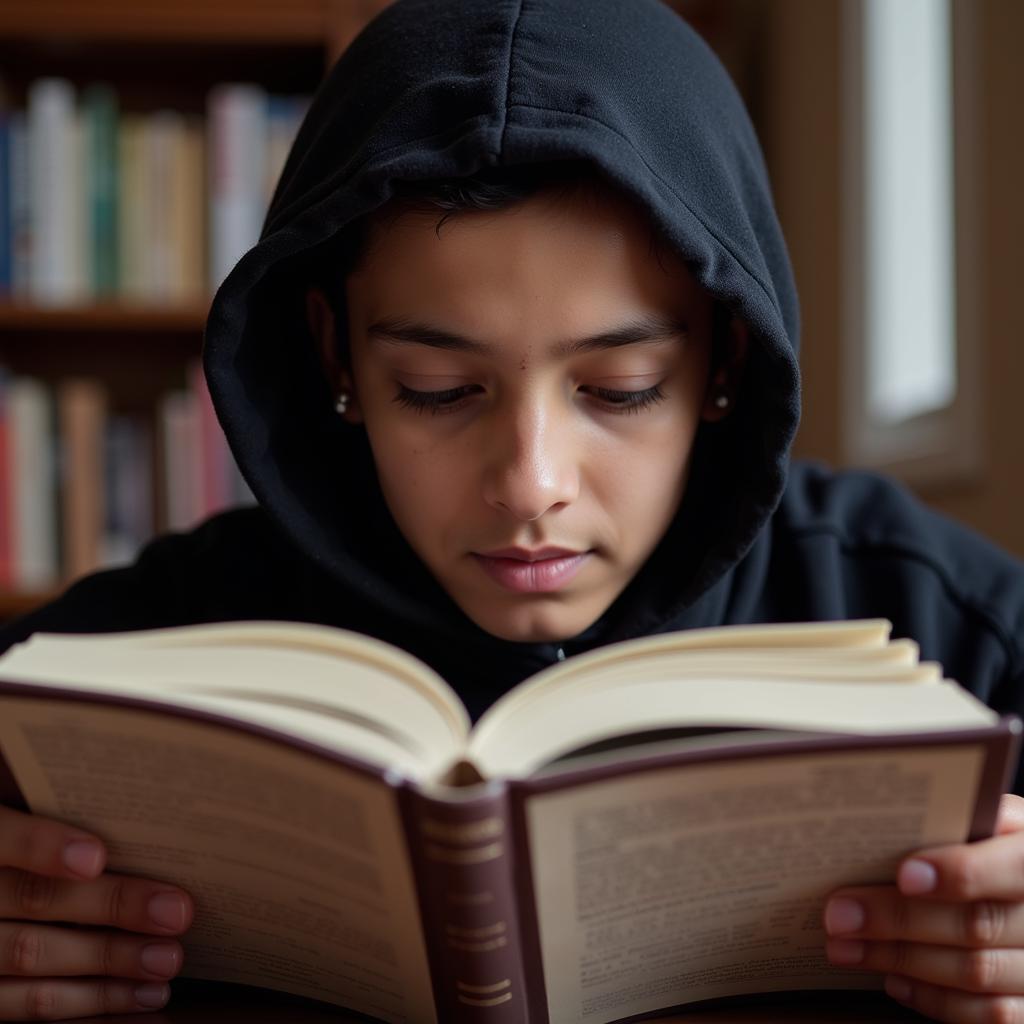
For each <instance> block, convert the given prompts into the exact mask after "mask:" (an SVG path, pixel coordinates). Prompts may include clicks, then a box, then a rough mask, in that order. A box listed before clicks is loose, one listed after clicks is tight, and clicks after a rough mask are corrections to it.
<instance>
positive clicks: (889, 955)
mask: <svg viewBox="0 0 1024 1024" xmlns="http://www.w3.org/2000/svg"><path fill="white" fill-rule="evenodd" d="M825 953H826V955H827V956H828V959H829V961H830V962H831V963H833V964H835V965H837V966H841V967H859V968H863V969H864V970H868V971H879V972H881V973H884V974H899V975H901V976H902V977H905V978H910V979H912V980H917V981H925V982H929V983H930V984H932V985H945V986H948V987H949V988H956V989H961V990H963V991H965V992H977V993H990V994H993V995H996V994H1000V993H1010V994H1012V993H1014V992H1024V950H1020V949H954V948H951V947H949V946H931V945H928V944H926V943H922V942H864V941H861V940H860V939H828V940H827V941H826V943H825Z"/></svg>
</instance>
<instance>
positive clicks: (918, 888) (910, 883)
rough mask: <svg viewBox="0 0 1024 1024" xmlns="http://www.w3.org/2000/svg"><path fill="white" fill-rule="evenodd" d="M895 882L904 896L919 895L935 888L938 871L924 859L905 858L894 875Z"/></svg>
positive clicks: (937, 881) (937, 882) (937, 880)
mask: <svg viewBox="0 0 1024 1024" xmlns="http://www.w3.org/2000/svg"><path fill="white" fill-rule="evenodd" d="M896 884H897V885H898V886H899V887H900V892H901V893H903V895H904V896H921V895H923V894H924V893H926V892H933V891H934V890H935V887H936V886H937V885H938V884H939V873H938V872H937V871H936V870H935V868H934V867H933V866H932V865H931V864H929V863H928V861H926V860H905V861H904V862H903V863H902V864H901V865H900V870H899V873H898V874H897V875H896Z"/></svg>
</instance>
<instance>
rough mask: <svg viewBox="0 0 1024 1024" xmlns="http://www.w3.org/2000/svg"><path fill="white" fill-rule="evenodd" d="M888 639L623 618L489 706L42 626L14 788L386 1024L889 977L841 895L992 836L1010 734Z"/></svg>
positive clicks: (215, 650) (324, 642) (280, 977)
mask: <svg viewBox="0 0 1024 1024" xmlns="http://www.w3.org/2000/svg"><path fill="white" fill-rule="evenodd" d="M889 633H890V627H889V624H888V623H887V622H884V621H863V622H845V623H815V624H799V625H767V626H744V627H739V626H732V627H721V628H714V629H703V630H692V631H688V632H684V633H673V634H665V635H661V636H656V637H649V638H646V639H642V640H635V641H629V642H627V643H622V644H617V645H613V646H609V647H605V648H603V649H601V650H599V651H596V652H593V653H590V654H586V655H582V656H580V657H577V658H572V659H570V660H569V661H566V662H564V663H561V664H559V665H557V666H555V667H553V668H550V669H547V670H545V671H544V672H541V673H540V674H538V675H536V676H534V677H533V678H532V679H529V680H527V681H526V682H524V683H522V684H521V685H519V686H518V687H516V688H515V689H513V690H512V691H511V692H509V693H508V694H506V695H505V696H504V697H502V698H501V699H500V700H499V701H498V702H497V703H496V704H495V705H494V706H493V707H492V708H491V709H490V710H489V711H488V712H487V713H486V714H485V715H484V716H483V717H482V718H481V719H480V721H479V722H478V723H477V724H476V725H475V727H473V728H471V727H470V722H469V718H468V715H467V713H466V711H465V709H464V708H463V706H462V705H461V704H460V702H459V700H458V698H457V696H456V695H455V693H454V692H453V691H452V689H451V688H450V687H449V686H448V685H447V684H446V683H445V682H444V681H443V680H442V679H440V678H439V677H438V676H437V675H436V674H434V673H433V672H431V671H430V670H429V669H428V668H427V667H426V666H425V665H423V664H422V663H420V662H418V661H417V660H416V659H414V658H412V657H410V656H409V655H408V654H405V653H404V652H402V651H399V650H397V649H396V648H393V647H390V646H388V645H387V644H384V643H381V642H379V641H376V640H372V639H369V638H367V637H364V636H360V635H357V634H353V633H347V632H344V631H341V630H336V629H330V628H327V627H321V626H310V625H297V624H289V623H265V622H263V623H227V624H220V625H212V626H192V627H184V628H177V629H165V630H154V631H147V632H136V633H120V634H100V635H89V636H79V635H37V636H35V637H33V638H31V639H30V640H28V641H27V642H25V643H23V644H19V645H17V646H15V647H14V648H12V649H11V650H10V651H9V652H8V653H7V654H5V655H4V656H3V657H2V658H0V754H2V758H0V800H5V801H6V802H9V803H13V804H15V805H20V806H27V807H29V808H30V809H31V810H32V811H34V812H36V813H39V814H44V815H47V816H50V817H55V818H59V819H62V820H65V821H69V822H73V823H75V824H78V825H80V826H82V827H84V828H87V829H89V830H91V831H93V832H95V833H96V834H98V835H99V836H101V837H102V838H103V839H104V840H105V842H106V843H107V845H108V849H109V851H110V858H109V865H110V870H113V871H119V872H124V873H131V874H139V875H144V876H147V877H151V878H162V879H166V880H168V881H172V882H174V883H176V884H178V885H181V886H182V887H184V888H185V889H187V890H189V891H190V892H191V893H192V894H193V896H194V897H195V900H196V906H197V913H196V920H195V924H194V926H193V928H192V930H191V931H190V932H189V934H188V935H187V936H186V939H185V947H186V956H185V964H186V968H185V972H184V973H185V974H187V975H190V976H193V977H200V978H212V979H218V980H224V981H234V982H242V983H247V984H253V985H262V986H266V987H272V988H278V989H282V990H285V991H289V992H293V993H297V994H300V995H305V996H309V997H312V998H316V999H320V1000H325V1001H328V1002H332V1003H335V1004H338V1005H341V1006H345V1007H349V1008H351V1009H353V1010H356V1011H359V1012H361V1013H365V1014H368V1015H370V1016H371V1017H375V1018H379V1019H380V1020H384V1021H388V1022H406V1021H408V1022H415V1024H421V1022H433V1021H439V1020H440V1021H445V1022H457V1021H467V1022H474V1021H487V1022H493V1024H511V1022H516V1024H522V1022H531V1024H533V1022H546V1021H550V1022H554V1024H568V1022H572V1021H580V1022H590V1024H605V1022H609V1021H619V1020H624V1019H626V1018H629V1017H632V1016H634V1015H638V1014H643V1013H650V1012H654V1011H658V1010H662V1009H668V1008H671V1007H674V1006H678V1005H682V1004H684V1003H688V1002H693V1001H695V1000H703V999H709V998H717V997H721V996H728V995H736V994H741V993H751V992H767V991H780V990H788V989H815V988H866V987H875V986H877V985H878V981H877V979H876V978H875V977H873V976H870V975H866V974H863V973H859V972H853V971H843V970H841V969H838V968H835V967H831V966H830V965H829V964H828V963H827V961H826V960H825V958H824V954H823V934H822V931H821V928H820V924H819V921H820V917H821V910H822V904H823V900H824V897H825V895H826V894H827V893H828V892H829V891H831V890H832V889H833V888H835V887H837V886H840V885H845V884H872V883H884V882H890V881H892V879H893V878H894V875H895V869H896V866H897V864H898V862H899V860H900V858H901V857H902V856H904V855H905V854H907V853H908V852H910V851H912V850H914V849H918V848H921V847H923V846H926V845H931V844H935V843H945V842H959V841H963V840H965V839H968V838H980V837H982V836H985V835H988V834H990V833H991V830H992V828H993V826H994V822H995V814H996V808H997V804H998V800H999V795H1000V793H1001V792H1002V790H1003V789H1004V787H1005V785H1006V783H1007V780H1008V778H1009V773H1010V771H1011V769H1012V768H1013V766H1014V764H1015V761H1016V756H1017V747H1018V736H1019V730H1020V725H1019V723H1018V722H1017V720H1016V719H1012V718H1010V719H1000V718H999V717H998V716H997V715H996V714H995V713H994V712H992V711H991V710H989V709H988V708H987V707H985V706H984V705H983V704H982V703H980V702H979V701H978V700H976V699H975V698H974V697H972V696H971V695H970V694H968V693H967V692H966V691H964V690H963V689H961V688H960V687H959V686H958V685H957V684H956V683H954V682H951V681H949V680H944V679H943V678H942V673H941V670H940V668H939V667H938V666H937V665H934V664H929V663H920V662H919V661H918V650H917V647H916V646H915V645H914V644H913V643H912V642H911V641H907V640H897V641H890V639H889ZM481 670H482V671H485V670H486V667H485V666H482V667H481Z"/></svg>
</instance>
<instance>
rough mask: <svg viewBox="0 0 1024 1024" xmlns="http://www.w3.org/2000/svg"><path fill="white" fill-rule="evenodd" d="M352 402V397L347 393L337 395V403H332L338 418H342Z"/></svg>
mask: <svg viewBox="0 0 1024 1024" xmlns="http://www.w3.org/2000/svg"><path fill="white" fill-rule="evenodd" d="M351 400H352V396H351V395H350V394H349V393H348V392H347V391H342V392H341V393H340V394H339V395H338V399H337V401H336V402H335V403H334V411H335V412H336V413H337V414H338V415H339V416H344V415H345V413H347V412H348V403H349V402H350V401H351Z"/></svg>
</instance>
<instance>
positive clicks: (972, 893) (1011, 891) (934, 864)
mask: <svg viewBox="0 0 1024 1024" xmlns="http://www.w3.org/2000/svg"><path fill="white" fill-rule="evenodd" d="M896 884H897V885H898V886H899V889H900V892H902V893H903V894H904V895H905V896H921V897H925V898H929V899H940V900H949V901H953V902H958V903H959V902H963V901H965V900H1020V899H1024V832H1011V833H1007V834H1005V835H999V836H994V837H993V838H992V839H983V840H981V841H980V842H977V843H957V844H955V845H952V846H937V847H934V848H932V849H929V850H921V851H920V852H919V853H915V854H913V855H912V856H911V857H908V858H907V859H906V860H904V861H903V863H902V864H900V866H899V870H898V871H897V873H896Z"/></svg>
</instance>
